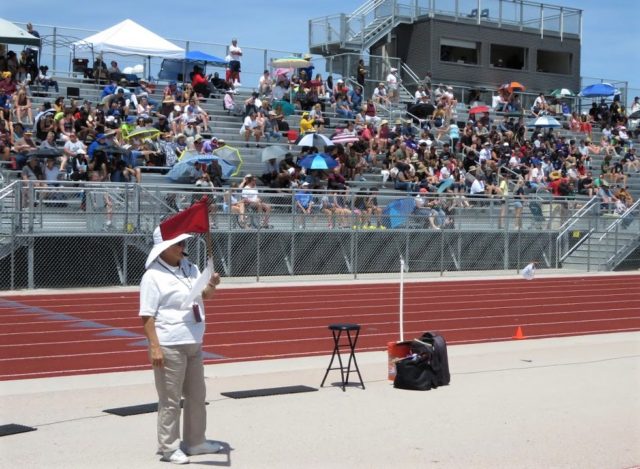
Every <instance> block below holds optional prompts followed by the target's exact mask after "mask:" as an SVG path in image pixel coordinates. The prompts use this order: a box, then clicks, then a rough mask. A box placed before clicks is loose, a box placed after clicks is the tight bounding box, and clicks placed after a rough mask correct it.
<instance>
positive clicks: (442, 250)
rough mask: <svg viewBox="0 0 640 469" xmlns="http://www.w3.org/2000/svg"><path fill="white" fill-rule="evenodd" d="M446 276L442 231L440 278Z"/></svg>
mask: <svg viewBox="0 0 640 469" xmlns="http://www.w3.org/2000/svg"><path fill="white" fill-rule="evenodd" d="M443 275H444V230H440V277H442V276H443Z"/></svg>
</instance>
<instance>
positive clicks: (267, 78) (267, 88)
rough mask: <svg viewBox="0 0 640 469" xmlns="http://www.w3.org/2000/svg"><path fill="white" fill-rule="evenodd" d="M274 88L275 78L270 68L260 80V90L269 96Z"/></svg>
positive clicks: (262, 93) (263, 94)
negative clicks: (272, 76)
mask: <svg viewBox="0 0 640 469" xmlns="http://www.w3.org/2000/svg"><path fill="white" fill-rule="evenodd" d="M272 89H273V78H271V74H270V73H269V70H265V71H264V73H263V74H262V76H261V77H260V79H259V80H258V92H259V93H260V94H261V95H262V96H269V95H270V94H271V91H272Z"/></svg>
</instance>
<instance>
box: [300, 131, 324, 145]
mask: <svg viewBox="0 0 640 469" xmlns="http://www.w3.org/2000/svg"><path fill="white" fill-rule="evenodd" d="M296 144H297V145H300V146H301V147H316V148H318V147H328V146H330V145H333V142H332V141H331V140H329V139H328V138H327V137H325V136H324V135H322V134H319V133H316V132H313V133H307V134H305V135H303V136H302V137H300V138H299V139H298V140H297V141H296Z"/></svg>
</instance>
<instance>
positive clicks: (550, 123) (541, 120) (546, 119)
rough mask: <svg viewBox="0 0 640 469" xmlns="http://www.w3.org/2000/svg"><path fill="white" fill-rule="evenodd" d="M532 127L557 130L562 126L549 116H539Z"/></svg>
mask: <svg viewBox="0 0 640 469" xmlns="http://www.w3.org/2000/svg"><path fill="white" fill-rule="evenodd" d="M533 125H534V126H535V127H548V128H552V129H557V128H559V127H562V124H561V123H560V122H558V121H557V120H556V119H555V118H553V117H550V116H540V117H538V118H537V119H536V120H535V121H534V122H533Z"/></svg>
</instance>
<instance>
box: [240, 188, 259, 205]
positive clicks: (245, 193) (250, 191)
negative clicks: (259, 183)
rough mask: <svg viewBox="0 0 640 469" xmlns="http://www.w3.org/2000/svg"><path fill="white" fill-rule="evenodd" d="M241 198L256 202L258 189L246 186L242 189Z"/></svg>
mask: <svg viewBox="0 0 640 469" xmlns="http://www.w3.org/2000/svg"><path fill="white" fill-rule="evenodd" d="M242 198H243V199H246V200H248V201H249V202H257V201H258V189H256V188H255V187H249V186H246V187H244V188H243V189H242Z"/></svg>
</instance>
